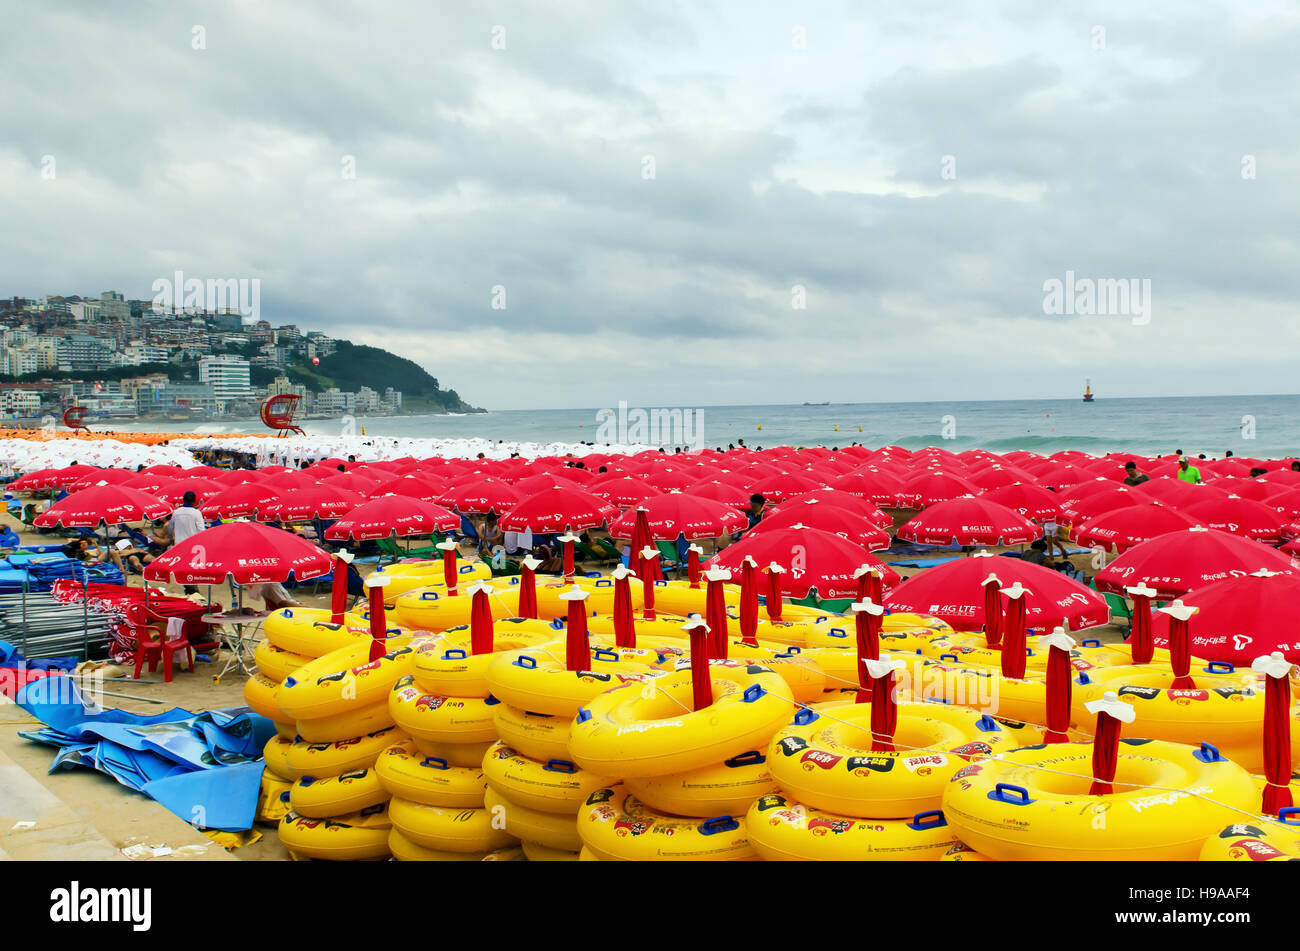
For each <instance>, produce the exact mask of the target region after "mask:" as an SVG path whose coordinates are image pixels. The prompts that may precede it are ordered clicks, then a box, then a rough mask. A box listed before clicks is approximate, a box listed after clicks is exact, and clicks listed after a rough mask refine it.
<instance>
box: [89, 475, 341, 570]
mask: <svg viewBox="0 0 1300 951" xmlns="http://www.w3.org/2000/svg"><path fill="white" fill-rule="evenodd" d="M83 494H84V493H83ZM330 568H331V559H330V556H329V555H328V554H327V553H326V552H324V551H322V550H321V549H319V548H317V547H316V546H315V545H313V544H312V543H311V542H309V541H307V540H306V539H303V538H299V537H298V536H297V535H294V534H293V533H292V532H286V531H284V530H283V529H279V528H272V527H271V526H269V525H261V524H258V523H257V522H229V523H227V524H225V525H217V526H216V527H214V528H209V529H206V530H205V531H202V532H199V533H198V534H197V535H192V536H190V537H189V538H187V539H186V540H185V541H183V542H181V543H180V544H179V545H173V546H172V547H171V548H169V549H168V550H167V551H165V552H163V553H162V554H161V555H159V556H158V557H157V558H155V559H154V560H153V561H152V562H150V563H149V564H148V565H146V566H145V569H144V577H145V580H146V581H168V580H171V581H174V582H176V583H177V584H223V583H224V582H225V581H226V579H227V578H233V579H234V581H235V583H236V584H241V585H245V584H259V583H263V582H270V581H284V580H286V579H287V578H288V577H289V575H290V574H292V575H293V577H294V579H295V580H297V581H303V580H305V579H307V578H315V577H318V576H320V575H323V574H328V573H329V570H330Z"/></svg>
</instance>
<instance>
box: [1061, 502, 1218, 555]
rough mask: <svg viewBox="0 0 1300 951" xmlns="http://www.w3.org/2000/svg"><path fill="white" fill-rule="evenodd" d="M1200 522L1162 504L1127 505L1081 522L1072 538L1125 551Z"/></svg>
mask: <svg viewBox="0 0 1300 951" xmlns="http://www.w3.org/2000/svg"><path fill="white" fill-rule="evenodd" d="M1199 524H1200V522H1198V521H1196V519H1194V518H1190V517H1189V516H1186V515H1183V514H1182V513H1181V512H1178V511H1175V510H1174V509H1171V508H1169V507H1168V506H1166V505H1158V504H1156V503H1154V502H1152V503H1149V504H1147V505H1128V506H1125V507H1124V508H1120V509H1115V510H1114V511H1111V512H1107V513H1106V514H1105V515H1099V516H1097V517H1096V518H1094V519H1090V520H1089V521H1087V522H1084V523H1083V524H1082V525H1081V526H1079V527H1078V528H1076V529H1075V530H1074V540H1075V541H1077V542H1079V543H1080V544H1083V545H1100V546H1101V547H1102V548H1105V549H1107V550H1111V549H1114V550H1115V551H1121V552H1122V551H1128V549H1130V548H1132V547H1133V546H1135V545H1140V544H1142V542H1144V541H1147V540H1149V539H1152V538H1156V537H1158V536H1160V535H1164V534H1166V533H1168V532H1178V531H1182V530H1183V529H1186V528H1191V527H1192V526H1193V525H1199Z"/></svg>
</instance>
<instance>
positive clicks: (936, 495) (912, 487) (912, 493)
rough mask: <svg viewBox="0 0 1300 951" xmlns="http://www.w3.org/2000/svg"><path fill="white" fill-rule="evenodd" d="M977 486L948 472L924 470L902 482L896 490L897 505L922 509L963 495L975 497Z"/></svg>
mask: <svg viewBox="0 0 1300 951" xmlns="http://www.w3.org/2000/svg"><path fill="white" fill-rule="evenodd" d="M978 492H979V486H977V485H975V484H974V483H973V482H971V481H970V480H969V479H965V478H962V477H961V476H959V475H954V474H952V473H949V472H942V471H936V470H930V469H924V470H922V471H920V472H916V473H913V474H912V475H910V476H908V477H907V478H906V479H904V480H903V484H902V485H901V486H899V489H898V504H899V505H900V506H902V507H904V508H913V509H923V508H925V507H927V506H930V505H934V504H935V503H937V502H947V501H948V500H949V499H955V498H958V497H960V496H963V495H975V494H976V493H978Z"/></svg>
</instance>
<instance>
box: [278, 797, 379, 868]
mask: <svg viewBox="0 0 1300 951" xmlns="http://www.w3.org/2000/svg"><path fill="white" fill-rule="evenodd" d="M391 828H392V823H391V822H390V821H389V819H388V812H387V810H386V809H385V808H384V807H383V806H373V807H371V808H370V809H367V810H365V811H363V812H354V813H352V814H351V815H346V816H337V817H335V818H332V819H312V818H309V817H307V816H300V815H298V814H297V813H296V812H292V811H290V812H288V813H286V814H285V816H284V818H283V819H281V820H280V825H279V828H278V830H277V831H278V832H279V835H280V841H281V842H282V843H284V847H285V848H286V849H288V850H289V851H290V852H292V853H294V854H296V855H301V856H305V857H307V858H312V859H327V860H331V861H335V862H355V861H360V860H365V859H386V858H388V855H389V852H388V831H389V829H391Z"/></svg>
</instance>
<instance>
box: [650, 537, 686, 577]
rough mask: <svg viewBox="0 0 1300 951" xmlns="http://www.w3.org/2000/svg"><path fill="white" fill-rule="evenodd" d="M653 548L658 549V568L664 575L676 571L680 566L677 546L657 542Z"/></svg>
mask: <svg viewBox="0 0 1300 951" xmlns="http://www.w3.org/2000/svg"><path fill="white" fill-rule="evenodd" d="M655 547H656V548H658V549H659V566H660V567H661V568H663V570H664V573H665V574H667V573H668V572H670V571H676V570H677V569H678V568H680V567H681V566H682V563H681V556H680V555H679V554H678V553H677V546H676V545H674V544H673V543H672V542H665V541H657V542H655Z"/></svg>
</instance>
